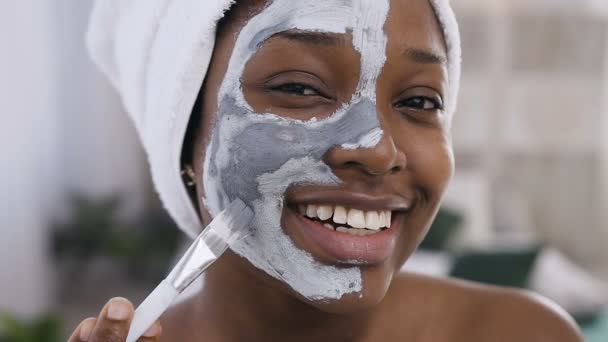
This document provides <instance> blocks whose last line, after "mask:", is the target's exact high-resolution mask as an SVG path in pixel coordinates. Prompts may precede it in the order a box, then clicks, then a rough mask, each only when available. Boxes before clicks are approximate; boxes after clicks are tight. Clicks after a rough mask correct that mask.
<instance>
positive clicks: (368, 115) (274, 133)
mask: <svg viewBox="0 0 608 342" xmlns="http://www.w3.org/2000/svg"><path fill="white" fill-rule="evenodd" d="M388 11H389V4H388V0H352V1H344V0H325V1H318V0H300V1H292V0H274V1H272V3H271V4H270V5H268V7H266V8H265V9H264V10H263V11H262V12H260V13H259V14H258V15H256V16H255V17H253V18H252V19H251V20H250V21H249V22H248V23H247V25H246V26H245V27H244V28H243V29H242V30H241V32H240V34H239V36H238V38H237V41H236V44H235V47H234V50H233V53H232V56H231V59H230V62H229V65H228V69H227V72H226V75H225V77H224V81H223V82H222V85H221V87H220V91H219V94H218V104H219V106H218V120H217V124H216V126H215V127H214V129H213V132H212V137H211V142H210V144H209V146H208V147H207V151H206V156H205V164H204V167H203V182H204V188H205V198H204V201H205V205H206V206H207V208H208V209H209V212H210V213H211V215H213V216H215V215H217V214H218V213H219V212H220V211H221V210H222V209H223V208H224V207H225V206H226V205H228V203H230V202H231V201H232V200H233V199H235V198H237V197H238V198H240V199H241V200H243V201H244V202H245V203H246V204H248V205H249V206H250V207H251V208H252V209H253V211H254V219H253V221H252V225H251V229H252V233H251V235H250V236H249V237H248V238H246V239H243V240H240V241H239V242H237V243H235V244H233V245H232V246H231V249H232V250H233V251H234V252H236V253H237V254H239V255H241V256H243V257H245V258H247V259H248V260H249V261H250V262H251V263H252V264H253V265H254V266H255V267H257V268H259V269H261V270H263V271H264V272H266V273H268V274H269V275H271V276H273V277H275V278H277V279H279V280H282V281H284V282H285V283H287V284H288V285H289V286H291V288H293V289H294V290H295V291H297V292H298V293H300V294H301V295H302V296H304V297H306V298H308V299H311V300H324V299H339V298H341V297H342V296H343V295H345V294H348V293H353V292H359V291H361V289H362V287H363V284H362V278H361V270H360V269H359V267H357V266H352V267H336V266H331V265H325V264H322V263H320V262H318V261H316V260H315V259H314V258H313V256H312V255H311V254H310V253H308V252H307V251H304V250H301V249H299V248H298V247H297V246H296V245H295V244H294V243H293V241H292V240H291V239H290V238H289V236H287V235H286V234H285V232H284V231H283V229H282V228H281V225H280V220H281V213H282V211H283V205H284V204H283V203H284V194H285V191H286V190H287V188H288V187H289V186H291V185H295V184H304V183H305V184H317V185H327V186H332V185H333V186H335V185H337V184H339V183H340V180H339V179H338V178H337V177H336V176H335V175H334V174H333V173H332V171H331V169H330V168H329V167H328V166H327V165H326V164H325V163H324V162H323V161H322V158H323V155H324V154H325V153H326V152H327V151H329V150H330V149H331V148H333V147H336V146H341V147H342V148H347V149H357V148H370V147H373V146H375V145H376V144H377V143H378V142H379V141H380V139H381V138H382V134H383V132H382V130H381V128H380V123H379V121H378V115H377V113H376V97H375V92H376V80H377V78H378V76H379V74H380V71H381V69H382V67H383V65H384V62H385V60H386V55H385V50H386V36H385V34H384V30H383V27H384V23H385V21H386V17H387V15H388ZM294 29H295V30H307V31H317V32H331V33H347V32H351V33H352V36H353V46H354V48H355V49H356V50H357V51H358V52H359V53H360V56H361V73H360V75H361V76H360V79H359V84H358V86H357V90H356V91H355V94H353V97H352V99H351V100H350V101H349V103H347V104H345V105H344V106H342V107H341V108H340V109H339V110H338V111H336V112H335V113H333V114H332V115H330V116H329V117H327V118H324V119H322V120H316V119H312V120H310V121H306V122H304V121H299V120H294V119H287V118H283V117H279V116H277V115H273V114H270V113H256V112H254V111H253V109H252V108H251V106H250V105H249V104H248V103H247V101H246V100H245V97H244V95H243V92H242V90H241V85H240V78H241V76H242V74H243V70H244V68H245V65H246V64H247V62H248V61H249V59H250V58H251V57H252V56H253V55H254V54H255V52H256V51H257V49H258V48H259V47H260V45H262V44H263V42H264V41H265V40H266V39H268V38H270V37H271V36H272V35H274V34H275V33H278V32H282V31H286V30H294Z"/></svg>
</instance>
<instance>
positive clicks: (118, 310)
mask: <svg viewBox="0 0 608 342" xmlns="http://www.w3.org/2000/svg"><path fill="white" fill-rule="evenodd" d="M130 313H131V306H130V305H129V304H128V303H127V302H126V300H124V299H121V298H114V299H112V300H110V306H109V307H108V318H109V319H111V320H114V321H125V320H127V319H128V318H129V314H130Z"/></svg>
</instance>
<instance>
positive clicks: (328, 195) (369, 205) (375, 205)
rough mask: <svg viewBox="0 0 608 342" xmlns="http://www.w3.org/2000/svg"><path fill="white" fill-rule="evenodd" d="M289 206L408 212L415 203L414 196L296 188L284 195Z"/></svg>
mask: <svg viewBox="0 0 608 342" xmlns="http://www.w3.org/2000/svg"><path fill="white" fill-rule="evenodd" d="M286 201H287V203H288V204H290V205H298V204H316V205H341V206H344V207H347V208H355V209H359V210H364V211H370V210H391V211H409V210H410V209H411V208H412V207H413V206H414V205H415V202H416V196H409V197H407V198H406V197H404V196H400V195H394V194H369V193H362V192H355V191H350V190H345V189H335V188H334V189H332V188H317V189H314V190H313V189H310V188H309V187H296V188H293V189H290V190H288V191H287V193H286Z"/></svg>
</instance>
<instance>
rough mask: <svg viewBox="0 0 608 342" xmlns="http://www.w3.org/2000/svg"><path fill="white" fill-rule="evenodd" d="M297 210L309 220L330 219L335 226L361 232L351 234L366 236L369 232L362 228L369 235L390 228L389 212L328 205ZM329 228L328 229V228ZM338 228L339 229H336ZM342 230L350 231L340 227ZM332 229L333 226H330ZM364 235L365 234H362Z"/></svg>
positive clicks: (311, 205) (313, 205)
mask: <svg viewBox="0 0 608 342" xmlns="http://www.w3.org/2000/svg"><path fill="white" fill-rule="evenodd" d="M297 210H298V212H299V213H300V214H301V215H304V216H306V217H309V218H319V220H321V221H326V220H329V219H332V220H333V222H334V223H335V224H336V225H339V224H348V225H349V226H351V227H352V228H356V229H357V230H361V232H353V234H359V233H361V234H363V235H368V234H367V233H369V231H367V232H366V231H364V229H363V228H367V230H371V231H372V232H371V233H374V232H376V231H379V230H380V229H381V228H390V226H391V216H392V215H391V214H392V213H391V211H390V210H382V211H362V210H359V209H346V208H345V207H342V206H339V205H337V206H335V207H333V206H330V205H316V204H308V205H302V204H300V205H298V206H297ZM328 228H329V227H328ZM338 228H340V227H338ZM342 228H344V229H351V228H346V227H342ZM331 229H333V226H331ZM364 233H365V234H364Z"/></svg>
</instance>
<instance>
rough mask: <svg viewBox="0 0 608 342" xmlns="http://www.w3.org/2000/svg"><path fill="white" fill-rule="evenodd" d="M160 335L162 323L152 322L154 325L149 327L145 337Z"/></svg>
mask: <svg viewBox="0 0 608 342" xmlns="http://www.w3.org/2000/svg"><path fill="white" fill-rule="evenodd" d="M158 335H160V325H159V324H158V323H154V324H152V326H151V327H149V328H148V330H146V332H145V333H144V336H145V337H155V336H158Z"/></svg>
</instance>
